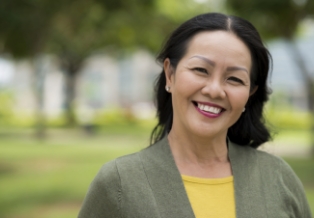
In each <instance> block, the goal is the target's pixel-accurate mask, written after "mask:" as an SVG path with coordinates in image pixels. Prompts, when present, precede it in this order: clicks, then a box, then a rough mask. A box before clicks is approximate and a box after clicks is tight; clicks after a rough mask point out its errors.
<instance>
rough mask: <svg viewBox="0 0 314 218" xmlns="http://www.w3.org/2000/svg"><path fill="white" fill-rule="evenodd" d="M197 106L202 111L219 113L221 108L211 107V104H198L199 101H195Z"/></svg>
mask: <svg viewBox="0 0 314 218" xmlns="http://www.w3.org/2000/svg"><path fill="white" fill-rule="evenodd" d="M197 107H198V108H199V109H200V110H202V111H206V112H210V113H213V114H219V113H220V112H221V110H222V109H221V108H217V107H213V106H209V105H205V104H200V103H197Z"/></svg>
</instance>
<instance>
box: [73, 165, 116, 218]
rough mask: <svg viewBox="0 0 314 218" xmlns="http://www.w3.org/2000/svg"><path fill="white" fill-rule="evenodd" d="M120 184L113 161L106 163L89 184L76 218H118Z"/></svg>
mask: <svg viewBox="0 0 314 218" xmlns="http://www.w3.org/2000/svg"><path fill="white" fill-rule="evenodd" d="M120 194H121V183H120V177H119V174H118V170H117V166H116V162H115V161H111V162H108V163H106V164H105V165H104V166H103V167H102V168H101V169H100V171H99V172H98V174H97V175H96V177H95V179H94V180H93V182H92V183H91V185H90V187H89V190H88V192H87V195H86V197H85V199H84V201H83V205H82V208H81V211H80V212H79V215H78V218H100V217H101V218H118V217H120V216H119V209H120V208H119V206H120Z"/></svg>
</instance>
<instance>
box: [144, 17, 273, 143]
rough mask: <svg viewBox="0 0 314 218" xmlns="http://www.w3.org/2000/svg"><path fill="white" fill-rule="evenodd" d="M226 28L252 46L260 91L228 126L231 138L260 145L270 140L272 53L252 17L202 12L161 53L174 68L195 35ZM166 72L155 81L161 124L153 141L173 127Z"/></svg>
mask: <svg viewBox="0 0 314 218" xmlns="http://www.w3.org/2000/svg"><path fill="white" fill-rule="evenodd" d="M217 30H220V31H221V30H223V31H227V32H232V33H233V34H235V35H236V36H237V37H238V38H239V39H241V40H242V41H243V42H244V43H245V44H246V46H247V47H248V48H249V50H250V53H251V57H252V69H251V75H250V80H251V87H250V89H251V90H253V89H254V88H255V87H256V86H258V89H257V91H256V92H255V93H254V94H253V95H251V96H250V98H249V100H248V102H247V104H246V110H245V113H242V114H241V116H240V118H239V119H238V121H237V122H236V123H235V124H234V125H232V126H231V127H230V128H229V129H228V134H227V135H228V138H229V139H230V140H231V141H232V142H234V143H237V144H239V145H243V146H250V147H253V148H257V147H258V146H259V145H261V144H262V143H264V142H267V141H268V140H270V138H271V136H270V132H269V130H268V129H267V127H266V125H265V121H264V117H263V108H264V104H265V103H266V102H267V100H268V96H269V94H270V89H269V88H268V87H267V77H268V72H269V69H270V65H271V60H272V58H271V55H270V53H269V51H268V50H267V49H266V48H265V46H264V45H263V42H262V40H261V37H260V35H259V33H258V32H257V30H256V29H255V27H254V26H253V25H252V24H251V23H250V22H248V21H246V20H244V19H242V18H240V17H236V16H228V15H224V14H221V13H206V14H201V15H198V16H196V17H193V18H192V19H190V20H188V21H186V22H184V23H183V24H181V25H180V26H179V27H178V28H177V29H176V30H174V32H173V33H172V34H171V35H170V37H169V38H168V40H167V41H166V43H165V45H164V47H163V48H162V50H161V52H160V53H159V55H158V57H157V61H158V62H159V63H160V64H163V62H164V61H165V59H166V58H169V60H170V64H171V66H172V67H173V69H176V66H177V65H178V63H179V61H180V60H181V58H182V57H183V56H184V55H185V53H186V50H187V47H188V43H189V41H190V40H191V38H192V37H193V36H194V35H195V34H197V33H199V32H202V31H217ZM165 86H166V76H165V71H164V70H162V72H161V73H160V75H159V77H158V78H157V80H156V84H155V103H156V107H157V117H158V124H157V125H156V126H155V128H154V129H153V131H152V133H151V138H150V143H151V145H152V144H154V143H155V142H157V141H159V140H160V139H162V138H163V137H164V136H165V135H166V134H167V133H169V132H170V130H171V127H172V119H173V109H172V99H171V94H170V93H168V92H167V91H166V90H165Z"/></svg>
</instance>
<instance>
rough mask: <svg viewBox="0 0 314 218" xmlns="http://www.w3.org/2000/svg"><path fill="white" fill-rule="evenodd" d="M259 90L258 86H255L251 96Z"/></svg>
mask: <svg viewBox="0 0 314 218" xmlns="http://www.w3.org/2000/svg"><path fill="white" fill-rule="evenodd" d="M257 89H258V86H255V87H254V89H253V90H252V91H251V92H250V96H252V95H253V94H254V93H255V92H256V91H257Z"/></svg>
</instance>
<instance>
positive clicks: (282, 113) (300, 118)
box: [265, 107, 311, 130]
mask: <svg viewBox="0 0 314 218" xmlns="http://www.w3.org/2000/svg"><path fill="white" fill-rule="evenodd" d="M265 116H266V120H267V123H268V124H269V125H270V126H271V127H272V126H273V127H275V128H276V129H290V130H291V129H292V130H298V129H301V130H306V129H310V127H311V114H310V113H309V112H305V111H296V110H289V109H288V110H287V108H283V107H277V108H267V110H266V114H265Z"/></svg>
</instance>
